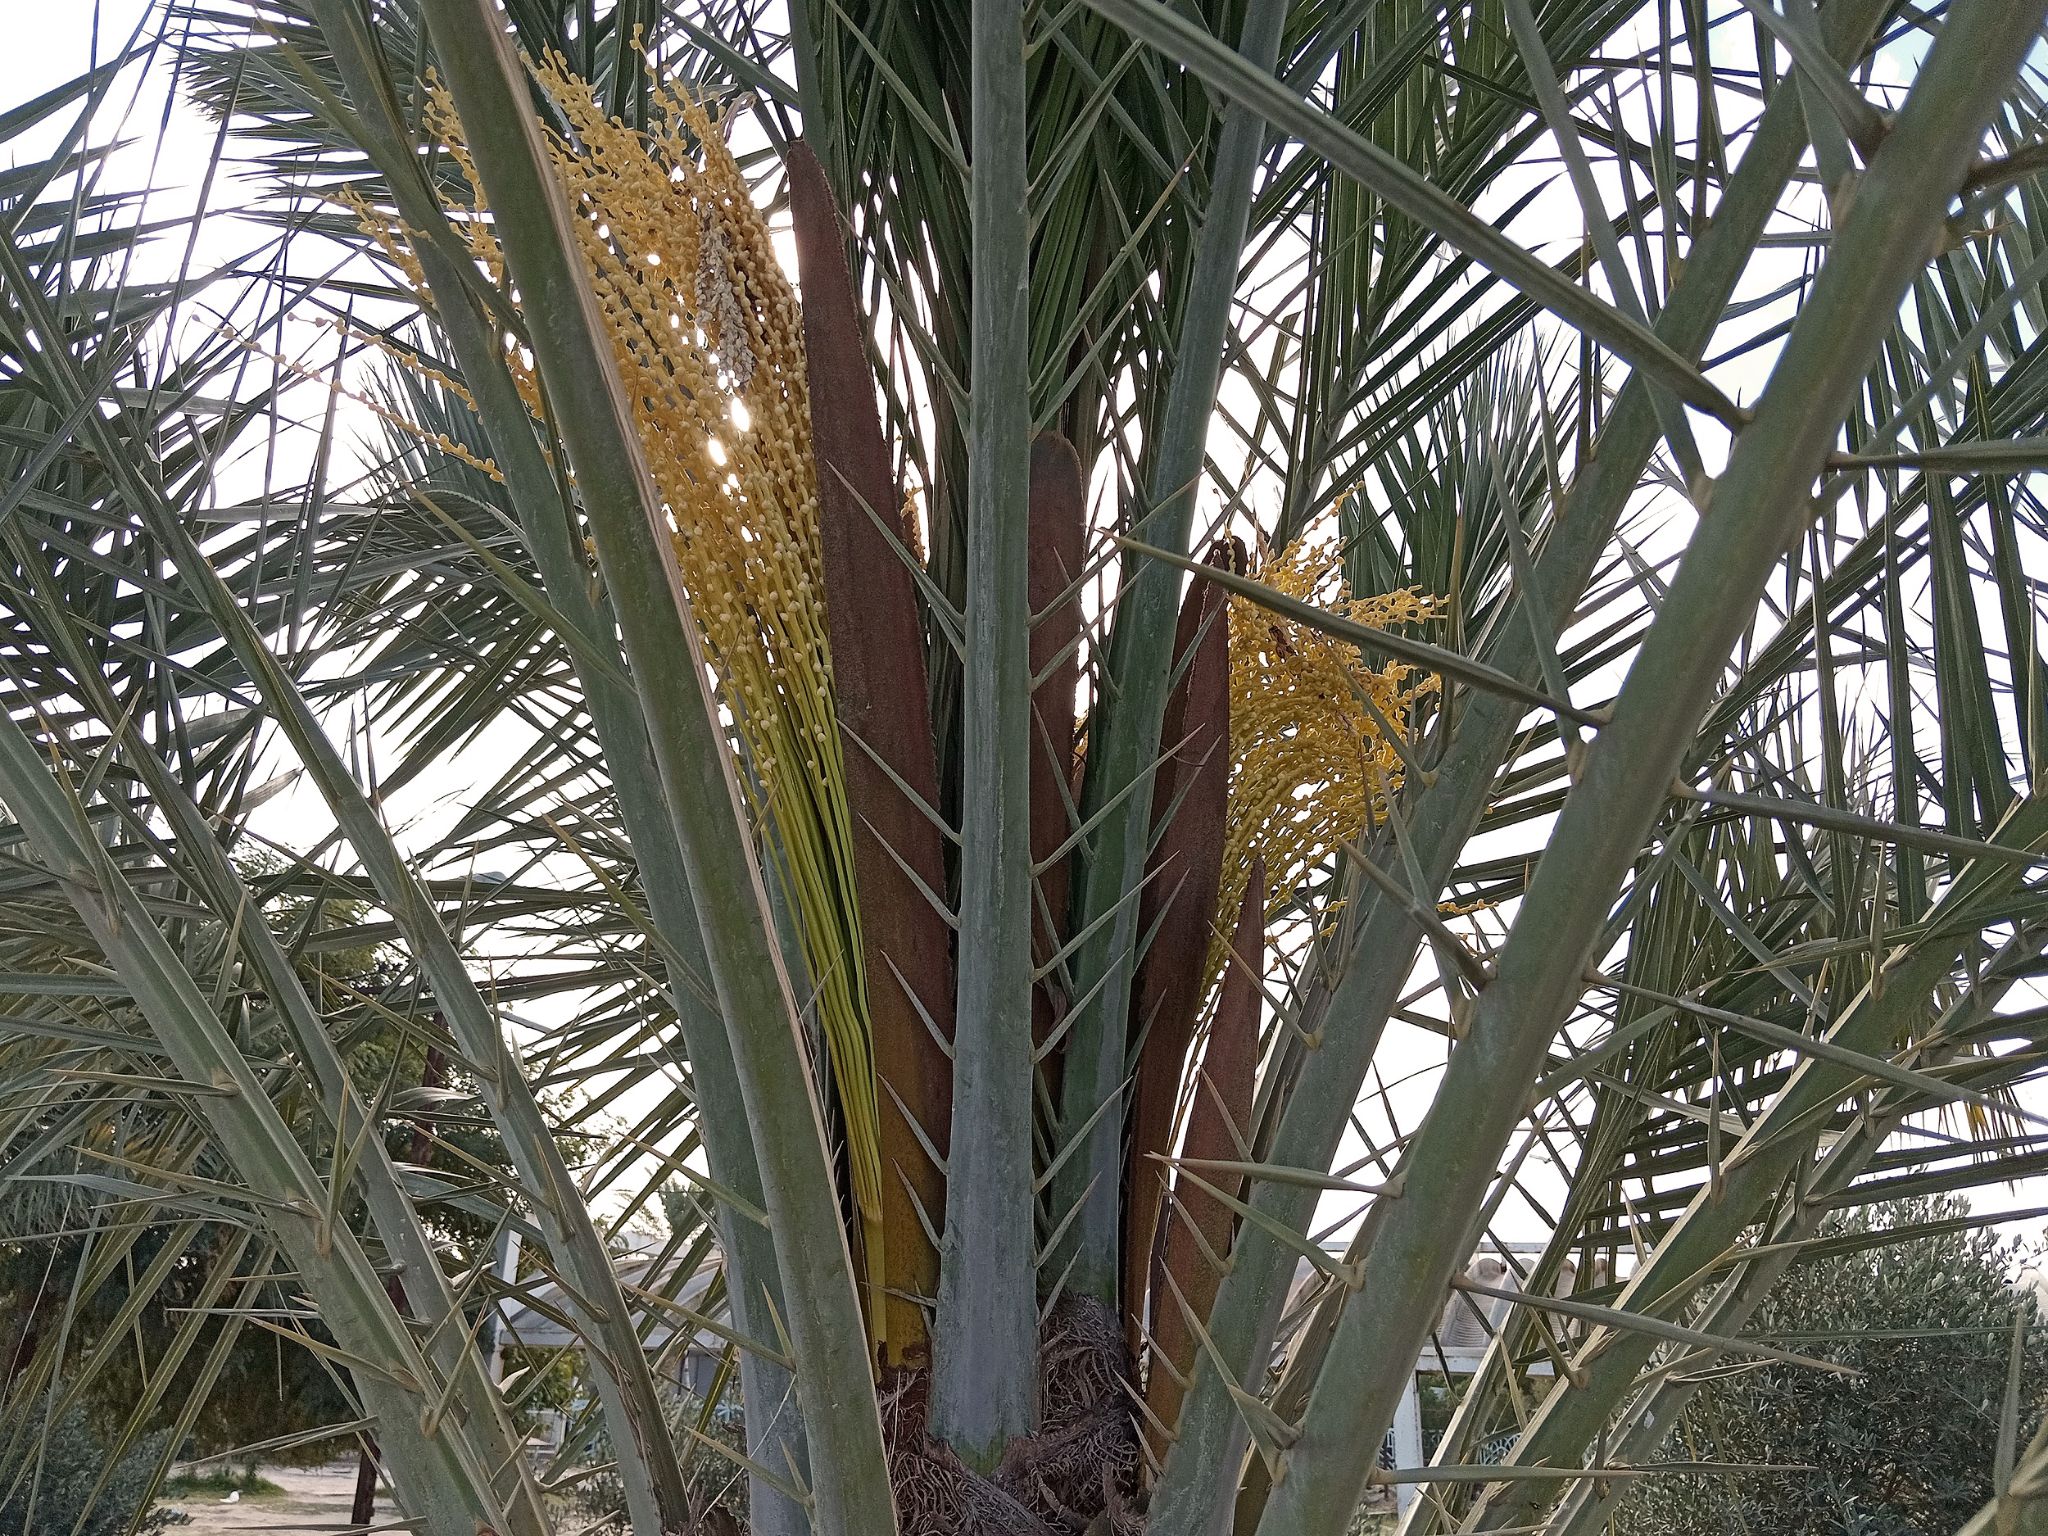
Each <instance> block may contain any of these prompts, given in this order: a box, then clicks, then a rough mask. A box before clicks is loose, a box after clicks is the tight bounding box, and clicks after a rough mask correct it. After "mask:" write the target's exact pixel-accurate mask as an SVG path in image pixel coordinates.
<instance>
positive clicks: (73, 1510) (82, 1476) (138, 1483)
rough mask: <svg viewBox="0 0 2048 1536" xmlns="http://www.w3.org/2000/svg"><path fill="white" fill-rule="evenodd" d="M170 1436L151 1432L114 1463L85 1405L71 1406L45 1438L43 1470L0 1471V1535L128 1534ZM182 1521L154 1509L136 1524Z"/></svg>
mask: <svg viewBox="0 0 2048 1536" xmlns="http://www.w3.org/2000/svg"><path fill="white" fill-rule="evenodd" d="M166 1438H167V1436H166V1434H165V1433H158V1434H154V1435H150V1436H148V1437H146V1438H145V1439H143V1440H141V1441H139V1442H137V1443H136V1444H135V1445H133V1446H131V1447H130V1448H129V1450H128V1453H127V1454H126V1455H125V1456H123V1457H122V1458H121V1459H120V1460H119V1461H118V1462H116V1463H115V1464H114V1465H113V1466H112V1467H111V1468H109V1467H108V1466H107V1448H106V1446H105V1445H104V1444H103V1443H102V1442H101V1440H100V1438H99V1436H98V1435H97V1434H96V1433H94V1431H93V1427H92V1423H91V1420H90V1419H89V1418H88V1417H87V1415H86V1412H85V1410H84V1409H83V1408H80V1407H73V1408H71V1409H70V1410H68V1411H67V1412H66V1413H64V1414H63V1415H62V1416H61V1417H60V1418H59V1419H58V1420H57V1422H56V1423H55V1424H53V1425H51V1426H50V1431H49V1433H48V1435H47V1436H45V1437H44V1438H43V1441H42V1461H41V1466H40V1468H38V1467H37V1466H36V1465H35V1464H33V1463H30V1464H28V1465H26V1466H10V1467H8V1468H6V1469H5V1471H4V1474H0V1536H30V1533H31V1532H33V1533H34V1536H125V1533H126V1532H127V1531H128V1529H129V1528H130V1525H131V1523H133V1522H134V1521H135V1518H136V1513H137V1511H138V1510H140V1509H141V1508H142V1505H143V1503H144V1500H145V1498H146V1497H147V1495H148V1492H149V1480H150V1476H151V1474H152V1473H153V1472H154V1471H155V1470H156V1465H157V1461H158V1458H160V1457H161V1456H162V1455H163V1451H164V1444H165V1441H166ZM103 1475H104V1482H102V1476H103ZM95 1489H97V1490H98V1492H97V1494H95V1491H94V1490H95ZM185 1520H186V1517H185V1516H184V1515H181V1514H179V1513H178V1512H177V1511H176V1510H172V1509H164V1508H160V1507H159V1508H153V1509H151V1510H149V1511H148V1513H146V1514H144V1515H143V1516H142V1518H141V1522H140V1523H139V1524H137V1525H135V1529H136V1530H137V1531H140V1532H151V1531H160V1530H162V1529H163V1528H164V1527H165V1526H168V1525H182V1524H184V1523H185Z"/></svg>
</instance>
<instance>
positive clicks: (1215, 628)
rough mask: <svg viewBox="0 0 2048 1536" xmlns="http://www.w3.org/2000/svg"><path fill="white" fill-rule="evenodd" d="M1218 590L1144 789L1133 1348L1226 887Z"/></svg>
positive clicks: (1192, 624) (1182, 649)
mask: <svg viewBox="0 0 2048 1536" xmlns="http://www.w3.org/2000/svg"><path fill="white" fill-rule="evenodd" d="M1241 558H1242V547H1241V546H1238V545H1236V543H1235V541H1234V540H1233V541H1229V542H1219V543H1218V545H1217V547H1216V548H1215V550H1213V551H1212V552H1211V555H1210V559H1211V560H1212V561H1214V562H1216V563H1219V564H1224V563H1236V562H1237V561H1238V560H1240V559H1241ZM1226 607H1227V600H1226V599H1225V597H1224V596H1223V593H1222V590H1221V589H1220V588H1218V587H1216V586H1214V585H1212V584H1210V583H1208V582H1198V583H1196V584H1195V585H1194V586H1192V587H1190V588H1189V590H1188V593H1187V597H1186V600H1185V601H1184V602H1183V603H1182V605H1181V611H1180V619H1179V623H1178V626H1177V629H1176V633H1175V636H1174V667H1175V671H1176V672H1177V673H1178V674H1179V680H1178V682H1177V683H1176V684H1175V686H1174V689H1173V691H1172V693H1171V694H1169V695H1168V697H1167V704H1166V718H1165V722H1164V724H1163V726H1162V730H1161V738H1160V739H1161V740H1163V741H1167V742H1172V743H1177V744H1178V745H1177V749H1176V752H1175V758H1174V763H1173V769H1174V771H1173V773H1172V774H1171V775H1168V774H1165V773H1161V774H1160V775H1159V777H1158V781H1157V782H1156V783H1155V785H1154V786H1153V795H1152V817H1153V826H1154V834H1153V835H1154V843H1153V849H1152V859H1151V868H1150V872H1149V874H1148V884H1147V886H1146V889H1145V891H1144V893H1143V896H1142V897H1141V899H1140V903H1139V916H1138V931H1139V932H1140V933H1141V934H1150V935H1151V936H1152V937H1151V942H1150V945H1149V947H1148V948H1147V949H1146V951H1145V955H1144V958H1143V960H1142V961H1141V962H1140V965H1139V970H1138V985H1137V986H1136V987H1135V988H1134V989H1133V992H1132V1015H1131V1021H1130V1030H1131V1039H1132V1040H1133V1042H1134V1043H1135V1044H1136V1048H1137V1052H1138V1066H1137V1072H1136V1076H1135V1079H1134V1081H1133V1083H1132V1087H1131V1112H1130V1171H1129V1175H1128V1184H1127V1187H1128V1190H1129V1195H1128V1197H1127V1200H1126V1204H1125V1209H1124V1287H1123V1292H1124V1300H1123V1305H1124V1316H1125V1319H1126V1323H1127V1332H1128V1333H1129V1336H1130V1339H1131V1341H1132V1348H1133V1350H1135V1348H1136V1340H1137V1338H1138V1332H1137V1329H1138V1325H1139V1323H1140V1321H1141V1319H1142V1317H1143V1315H1144V1313H1143V1309H1144V1294H1145V1282H1146V1278H1147V1275H1148V1273H1149V1271H1150V1269H1151V1263H1152V1243H1153V1237H1154V1235H1155V1233H1156V1232H1157V1230H1158V1222H1159V1202H1160V1199H1161V1197H1162V1196H1163V1194H1164V1192H1165V1182H1164V1177H1163V1174H1162V1171H1161V1169H1160V1166H1159V1164H1158V1162H1157V1161H1156V1158H1155V1154H1158V1153H1162V1152H1164V1151H1166V1149H1167V1143H1168V1140H1169V1138H1170V1137H1171V1136H1172V1133H1173V1117H1174V1110H1175V1107H1176V1105H1177V1104H1178V1103H1179V1100H1180V1085H1181V1073H1182V1069H1183V1067H1184V1066H1185V1064H1186V1061H1187V1053H1188V1043H1189V1041H1190V1040H1192V1039H1193V1037H1194V1031H1195V1020H1196V1015H1197V1013H1198V1011H1199V1010H1200V1008H1201V1005H1202V997H1203V994H1204V993H1205V992H1206V991H1207V990H1208V976H1209V970H1208V963H1207V962H1208V956H1209V948H1210V928H1211V925H1212V919H1213V917H1214V914H1215V911H1216V897H1217V891H1218V889H1219V888H1220V886H1221V884H1222V878H1223V868H1222V866H1223V849H1224V834H1225V825H1226V822H1225V818H1226V816H1227V814H1228V807H1229V798H1230V795H1229V791H1230V628H1229V623H1228V620H1227V618H1226V614H1225V609H1226Z"/></svg>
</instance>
